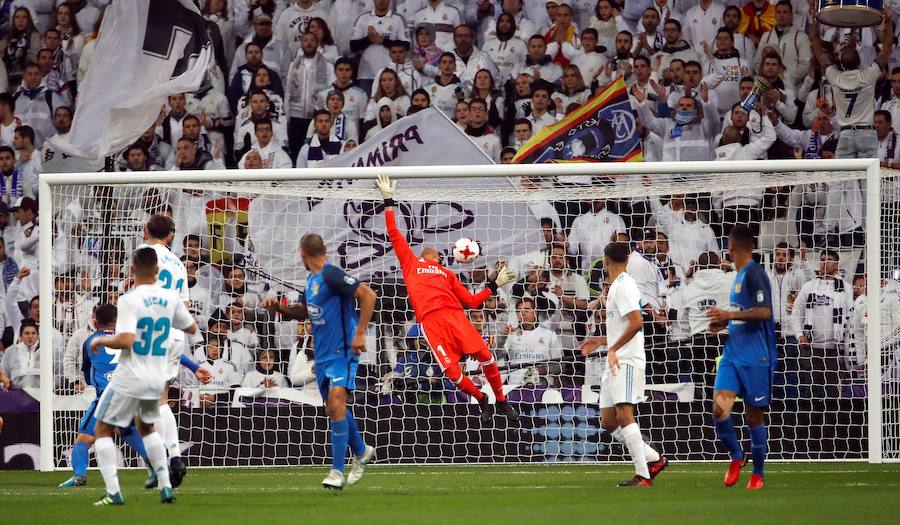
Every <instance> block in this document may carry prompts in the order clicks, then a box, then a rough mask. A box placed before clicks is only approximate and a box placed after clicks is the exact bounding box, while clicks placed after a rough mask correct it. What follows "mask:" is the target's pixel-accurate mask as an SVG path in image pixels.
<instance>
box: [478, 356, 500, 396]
mask: <svg viewBox="0 0 900 525" xmlns="http://www.w3.org/2000/svg"><path fill="white" fill-rule="evenodd" d="M481 369H482V370H484V377H486V378H487V380H488V383H490V385H491V390H493V391H494V396H495V397H496V398H497V401H506V395H505V394H504V393H503V378H502V377H500V369H498V368H497V363H496V362H495V361H494V360H493V359H491V360H490V361H487V362H484V363H481Z"/></svg>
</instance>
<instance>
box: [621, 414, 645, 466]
mask: <svg viewBox="0 0 900 525" xmlns="http://www.w3.org/2000/svg"><path fill="white" fill-rule="evenodd" d="M622 438H623V439H624V441H625V446H626V447H627V448H628V453H629V454H631V459H632V461H634V472H635V474H637V475H638V476H641V477H644V478H647V479H650V470H649V469H648V468H647V456H646V454H645V453H644V438H643V437H641V429H640V428H639V427H638V424H637V423H632V424H630V425H628V426H626V427H624V428H622Z"/></svg>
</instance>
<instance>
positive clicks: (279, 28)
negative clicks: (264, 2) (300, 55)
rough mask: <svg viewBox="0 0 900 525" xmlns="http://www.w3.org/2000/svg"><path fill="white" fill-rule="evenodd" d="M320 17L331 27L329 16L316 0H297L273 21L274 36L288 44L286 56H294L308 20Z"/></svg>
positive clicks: (306, 29)
mask: <svg viewBox="0 0 900 525" xmlns="http://www.w3.org/2000/svg"><path fill="white" fill-rule="evenodd" d="M313 18H321V19H323V20H325V21H326V22H327V23H328V26H329V27H331V26H332V25H333V24H332V23H331V18H330V17H329V16H328V13H327V12H325V9H322V8H321V7H320V6H319V2H318V1H316V0H297V1H296V2H295V3H293V4H291V5H290V6H289V7H288V8H287V9H285V10H284V11H283V12H282V13H281V15H279V16H278V20H276V21H275V36H277V37H278V38H279V39H280V40H281V41H282V42H285V43H286V44H287V45H288V51H289V55H288V56H295V55H296V54H297V50H298V49H300V46H301V38H302V37H303V34H304V33H306V32H307V31H308V30H309V22H310V20H312V19H313Z"/></svg>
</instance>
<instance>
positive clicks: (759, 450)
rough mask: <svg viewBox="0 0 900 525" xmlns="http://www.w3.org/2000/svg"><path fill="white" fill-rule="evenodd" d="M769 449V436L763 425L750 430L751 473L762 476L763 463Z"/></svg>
mask: <svg viewBox="0 0 900 525" xmlns="http://www.w3.org/2000/svg"><path fill="white" fill-rule="evenodd" d="M768 449H769V434H768V432H767V431H766V426H765V425H760V426H758V427H756V428H751V429H750V455H751V456H752V457H753V473H754V474H756V475H758V476H763V463H765V461H766V452H768Z"/></svg>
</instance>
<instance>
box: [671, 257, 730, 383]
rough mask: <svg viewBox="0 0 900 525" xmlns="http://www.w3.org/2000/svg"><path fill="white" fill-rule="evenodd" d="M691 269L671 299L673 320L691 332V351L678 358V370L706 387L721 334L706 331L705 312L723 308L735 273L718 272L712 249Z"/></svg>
mask: <svg viewBox="0 0 900 525" xmlns="http://www.w3.org/2000/svg"><path fill="white" fill-rule="evenodd" d="M693 269H694V271H693V274H692V275H691V281H690V283H688V284H687V286H684V287H682V288H680V289H679V290H678V292H676V294H675V295H676V298H673V302H677V310H676V311H677V313H676V316H677V319H678V321H682V322H684V321H686V322H687V323H688V329H689V331H690V335H691V346H690V350H691V351H690V354H689V355H687V356H683V357H684V358H683V359H681V360H679V371H680V372H688V371H689V372H690V373H691V378H692V380H693V381H694V382H695V383H698V384H701V385H704V386H705V387H706V390H710V389H711V388H712V384H713V371H714V370H715V365H716V358H717V357H718V356H719V354H720V352H721V350H722V345H723V344H724V337H723V334H722V333H721V332H712V331H710V329H709V324H710V322H709V317H707V312H708V311H709V310H710V309H712V308H725V307H727V305H728V304H729V303H730V300H731V286H732V284H733V283H734V276H735V275H736V274H735V273H733V272H732V273H725V272H724V271H722V268H721V262H720V260H719V256H718V255H716V254H715V253H714V252H708V253H704V254H701V255H700V257H699V259H698V261H697V264H696V266H694V267H693ZM673 306H675V305H673Z"/></svg>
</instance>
